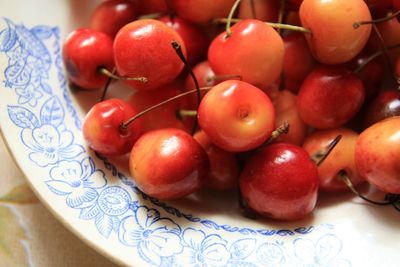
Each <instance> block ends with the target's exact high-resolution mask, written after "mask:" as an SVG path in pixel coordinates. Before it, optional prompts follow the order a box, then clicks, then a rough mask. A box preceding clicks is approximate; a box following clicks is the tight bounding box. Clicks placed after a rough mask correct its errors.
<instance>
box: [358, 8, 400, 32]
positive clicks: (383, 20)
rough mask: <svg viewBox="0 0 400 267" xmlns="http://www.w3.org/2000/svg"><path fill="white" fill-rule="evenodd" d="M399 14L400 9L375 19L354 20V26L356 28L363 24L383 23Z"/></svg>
mask: <svg viewBox="0 0 400 267" xmlns="http://www.w3.org/2000/svg"><path fill="white" fill-rule="evenodd" d="M399 14H400V10H398V11H396V12H395V13H393V14H390V15H388V16H386V17H384V18H380V19H373V20H369V21H357V22H354V23H353V27H354V29H357V28H359V27H360V26H361V25H367V24H377V23H382V22H385V21H389V20H391V19H393V18H395V17H396V16H397V15H399Z"/></svg>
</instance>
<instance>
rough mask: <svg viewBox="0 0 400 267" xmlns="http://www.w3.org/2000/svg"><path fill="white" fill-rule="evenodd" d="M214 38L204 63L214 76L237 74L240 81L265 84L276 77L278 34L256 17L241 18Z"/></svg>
mask: <svg viewBox="0 0 400 267" xmlns="http://www.w3.org/2000/svg"><path fill="white" fill-rule="evenodd" d="M231 31H232V34H231V35H230V36H229V37H228V36H227V34H226V33H225V32H223V33H221V34H220V35H218V36H217V38H215V39H214V40H213V41H212V43H211V45H210V47H209V49H208V62H209V64H210V66H211V68H212V69H213V70H214V72H215V73H216V74H217V75H240V76H241V77H242V80H243V81H245V82H248V83H251V84H253V85H254V86H258V87H260V88H263V87H267V86H269V85H271V84H272V83H274V82H275V81H276V79H277V78H278V77H279V75H280V73H281V71H282V66H283V57H284V45H283V41H282V38H281V37H280V35H279V34H278V33H277V32H276V31H275V30H274V29H273V28H271V27H270V26H268V25H267V24H266V23H264V22H262V21H260V20H253V19H247V20H242V21H240V22H238V23H237V24H235V25H234V26H233V27H232V28H231Z"/></svg>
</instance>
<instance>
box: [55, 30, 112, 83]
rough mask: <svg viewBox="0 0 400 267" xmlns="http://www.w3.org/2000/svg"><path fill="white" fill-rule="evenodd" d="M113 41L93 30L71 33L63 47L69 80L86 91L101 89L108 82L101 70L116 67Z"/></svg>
mask: <svg viewBox="0 0 400 267" xmlns="http://www.w3.org/2000/svg"><path fill="white" fill-rule="evenodd" d="M112 45H113V44H112V39H111V38H110V37H109V36H108V35H106V34H104V33H102V32H99V31H96V30H93V29H77V30H75V31H73V32H71V33H70V34H69V35H68V37H67V39H66V41H65V43H64V46H63V51H62V58H63V62H64V65H65V68H66V71H67V75H68V79H69V80H71V82H72V83H74V84H76V85H78V86H79V87H81V88H84V89H99V88H101V87H103V86H104V85H105V83H106V82H107V79H108V78H107V77H106V76H104V75H102V74H100V72H99V68H106V69H108V70H112V68H113V67H114V60H113V49H112Z"/></svg>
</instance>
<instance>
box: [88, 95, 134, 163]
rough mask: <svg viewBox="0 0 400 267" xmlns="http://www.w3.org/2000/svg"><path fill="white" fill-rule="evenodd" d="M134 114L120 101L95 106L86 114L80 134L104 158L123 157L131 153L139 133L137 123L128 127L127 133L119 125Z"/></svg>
mask: <svg viewBox="0 0 400 267" xmlns="http://www.w3.org/2000/svg"><path fill="white" fill-rule="evenodd" d="M136 114H137V112H136V110H135V109H133V107H131V106H130V105H129V104H128V103H126V102H125V101H123V100H121V99H116V98H113V99H109V100H105V101H102V102H99V103H97V104H96V105H94V106H93V107H92V108H91V109H90V110H89V112H88V113H87V114H86V117H85V121H84V123H83V127H82V132H83V137H84V139H85V140H86V143H87V144H88V145H89V147H90V148H92V149H93V150H94V151H97V152H99V153H100V154H103V155H109V156H114V155H123V154H125V153H127V152H129V151H130V150H131V149H132V146H133V144H134V143H135V142H136V140H137V139H138V138H139V136H140V135H141V133H142V126H141V122H140V120H135V121H134V122H132V123H130V124H129V125H128V127H127V128H126V129H122V128H121V124H122V123H123V122H125V121H127V120H128V119H130V118H132V117H133V116H135V115H136Z"/></svg>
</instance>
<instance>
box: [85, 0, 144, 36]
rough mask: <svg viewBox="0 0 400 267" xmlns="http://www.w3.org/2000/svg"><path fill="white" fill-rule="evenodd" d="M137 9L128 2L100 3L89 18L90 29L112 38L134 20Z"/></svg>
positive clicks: (109, 0) (113, 0) (119, 0)
mask: <svg viewBox="0 0 400 267" xmlns="http://www.w3.org/2000/svg"><path fill="white" fill-rule="evenodd" d="M136 13H137V8H136V6H135V4H134V3H133V2H132V1H130V0H108V1H104V2H102V3H100V4H99V5H98V6H97V7H96V9H95V10H94V11H93V13H92V16H91V18H90V27H91V28H93V29H95V30H97V31H100V32H104V33H105V34H108V35H109V36H110V37H112V38H114V36H115V35H116V34H117V32H118V31H119V29H121V28H122V26H124V25H125V24H127V23H129V22H131V21H133V20H134V19H135V18H136Z"/></svg>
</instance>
